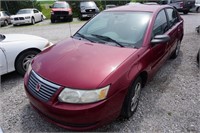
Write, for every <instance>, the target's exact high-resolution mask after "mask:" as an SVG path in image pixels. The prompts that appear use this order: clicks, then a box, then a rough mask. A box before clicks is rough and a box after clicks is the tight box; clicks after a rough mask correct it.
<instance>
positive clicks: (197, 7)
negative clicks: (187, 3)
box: [195, 0, 200, 12]
mask: <svg viewBox="0 0 200 133" xmlns="http://www.w3.org/2000/svg"><path fill="white" fill-rule="evenodd" d="M195 6H196V12H200V9H199V7H200V0H195Z"/></svg>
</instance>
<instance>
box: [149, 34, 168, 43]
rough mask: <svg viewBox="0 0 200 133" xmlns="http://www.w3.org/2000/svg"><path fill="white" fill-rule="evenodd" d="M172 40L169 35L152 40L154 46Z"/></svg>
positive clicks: (158, 36) (157, 36)
mask: <svg viewBox="0 0 200 133" xmlns="http://www.w3.org/2000/svg"><path fill="white" fill-rule="evenodd" d="M169 40H170V37H169V36H168V35H156V36H155V37H154V38H153V39H152V40H151V43H152V44H159V43H166V42H168V41H169Z"/></svg>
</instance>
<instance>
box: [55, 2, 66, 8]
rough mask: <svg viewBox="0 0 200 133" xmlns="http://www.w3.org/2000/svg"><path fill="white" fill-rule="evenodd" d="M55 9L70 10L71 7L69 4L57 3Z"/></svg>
mask: <svg viewBox="0 0 200 133" xmlns="http://www.w3.org/2000/svg"><path fill="white" fill-rule="evenodd" d="M53 8H69V5H68V4H67V3H55V4H54V5H53Z"/></svg>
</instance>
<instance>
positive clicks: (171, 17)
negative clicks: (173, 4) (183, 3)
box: [166, 8, 181, 54]
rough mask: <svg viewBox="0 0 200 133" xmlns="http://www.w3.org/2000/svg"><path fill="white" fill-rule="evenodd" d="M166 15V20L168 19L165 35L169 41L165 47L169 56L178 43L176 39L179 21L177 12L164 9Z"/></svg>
mask: <svg viewBox="0 0 200 133" xmlns="http://www.w3.org/2000/svg"><path fill="white" fill-rule="evenodd" d="M166 14H167V19H168V27H169V30H168V31H167V34H168V35H169V36H170V38H171V39H170V41H169V44H168V46H167V51H168V52H169V53H170V54H171V53H172V52H173V51H174V50H175V48H176V44H177V42H178V41H179V40H178V38H180V37H179V35H181V34H179V32H181V29H180V28H181V27H179V26H180V19H179V16H178V13H177V11H176V10H175V9H174V8H166Z"/></svg>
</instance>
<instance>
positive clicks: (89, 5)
mask: <svg viewBox="0 0 200 133" xmlns="http://www.w3.org/2000/svg"><path fill="white" fill-rule="evenodd" d="M79 10H80V15H79V18H80V19H81V20H82V19H84V18H91V17H93V16H95V15H96V14H98V13H99V8H98V7H97V5H96V3H95V2H94V1H81V2H80V5H79Z"/></svg>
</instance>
